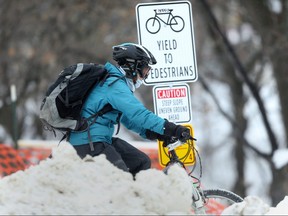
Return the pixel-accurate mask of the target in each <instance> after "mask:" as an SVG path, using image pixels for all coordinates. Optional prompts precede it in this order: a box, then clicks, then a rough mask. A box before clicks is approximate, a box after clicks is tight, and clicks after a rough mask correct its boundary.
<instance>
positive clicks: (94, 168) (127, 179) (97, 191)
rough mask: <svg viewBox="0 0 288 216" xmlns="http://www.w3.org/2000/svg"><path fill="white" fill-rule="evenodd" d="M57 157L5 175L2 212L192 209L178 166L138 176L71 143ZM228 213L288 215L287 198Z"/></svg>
mask: <svg viewBox="0 0 288 216" xmlns="http://www.w3.org/2000/svg"><path fill="white" fill-rule="evenodd" d="M52 152H53V158H51V159H50V158H48V159H46V160H44V161H41V162H40V163H39V164H38V165H35V166H32V167H30V168H28V169H27V170H25V171H18V172H16V173H14V174H12V175H10V176H6V177H4V178H3V179H1V180H0V191H1V193H0V214H1V215H24V214H25V215H32V214H34V215H83V214H85V215H88V214H93V215H95V214H101V215H111V214H117V215H119V214H125V215H126V214H130V215H144V214H154V215H175V214H181V215H183V214H186V215H188V214H192V212H191V207H190V206H191V202H192V200H191V195H190V194H191V188H190V186H191V179H190V178H188V176H187V175H186V172H185V171H184V170H183V169H181V168H179V167H178V166H173V167H172V168H171V169H170V171H169V172H168V175H165V174H164V173H163V172H162V171H159V170H156V169H150V170H145V171H141V172H140V173H139V174H137V175H136V177H135V179H133V177H132V175H131V174H130V173H127V172H123V171H122V170H119V169H118V168H116V167H114V166H113V165H112V164H111V163H110V162H108V161H107V160H106V158H105V156H103V155H100V156H98V157H94V158H92V157H86V158H85V159H84V160H81V159H80V158H79V157H78V156H77V154H76V152H75V150H74V149H73V148H72V147H71V146H70V145H69V144H61V145H59V147H55V148H53V151H52ZM223 214H228V215H231V214H233V215H251V214H258V215H264V214H270V215H273V214H277V215H280V214H283V215H284V214H286V215H287V214H288V197H285V199H284V200H283V201H282V202H280V203H279V204H278V206H277V207H275V208H271V207H269V206H268V205H267V204H266V203H264V202H263V201H262V200H261V199H260V198H258V197H252V196H251V197H246V198H245V200H244V201H243V202H242V203H239V204H234V205H233V206H231V207H229V208H227V209H226V210H225V211H224V212H223Z"/></svg>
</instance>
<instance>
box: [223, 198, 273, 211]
mask: <svg viewBox="0 0 288 216" xmlns="http://www.w3.org/2000/svg"><path fill="white" fill-rule="evenodd" d="M268 211H269V205H267V204H266V203H264V202H263V201H262V200H261V199H260V198H258V197H255V196H248V197H246V198H245V199H244V201H243V202H241V203H236V204H234V205H232V206H229V207H228V208H226V209H224V211H223V212H222V215H253V214H254V215H255V214H256V215H265V214H266V213H267V212H268Z"/></svg>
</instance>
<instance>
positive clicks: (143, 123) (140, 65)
mask: <svg viewBox="0 0 288 216" xmlns="http://www.w3.org/2000/svg"><path fill="white" fill-rule="evenodd" d="M113 59H114V60H115V61H116V64H115V65H114V64H112V63H110V62H107V63H106V64H105V66H104V67H105V68H106V70H107V71H108V72H109V75H110V76H109V77H108V78H107V79H106V81H105V82H104V83H103V85H96V86H95V87H94V88H93V89H92V91H91V93H90V95H89V96H88V98H87V100H86V102H85V104H84V106H83V111H82V116H83V117H89V116H90V115H92V114H93V113H95V112H97V111H99V110H100V109H101V108H102V107H103V106H104V105H106V104H108V103H109V104H111V105H112V107H113V111H110V112H108V113H105V114H104V115H103V116H99V117H98V118H97V119H96V122H95V123H93V124H92V125H90V136H88V131H80V132H79V131H77V132H71V134H70V137H69V142H70V143H71V144H72V145H73V147H74V148H75V149H76V151H77V154H78V155H79V156H80V157H81V158H84V157H85V156H86V155H91V156H97V155H99V154H105V155H106V158H107V160H109V161H110V162H111V163H112V164H114V165H115V166H116V167H118V168H120V169H122V170H124V171H129V172H131V173H132V174H133V175H135V174H136V173H137V172H139V171H140V170H145V169H149V168H150V166H151V161H150V159H149V157H148V156H147V155H146V154H144V153H143V152H141V151H140V150H138V149H137V148H135V147H133V146H132V145H130V144H129V143H127V142H126V141H124V140H122V139H120V138H116V137H112V136H113V134H114V125H116V124H117V123H118V121H117V119H120V122H121V123H122V124H123V125H124V126H125V127H126V128H127V129H129V130H132V131H134V132H136V133H138V134H139V135H140V136H142V137H143V138H147V139H156V138H163V137H164V136H169V137H171V136H175V137H177V138H179V139H182V140H183V139H184V140H186V139H188V138H189V137H187V135H185V132H186V133H187V132H188V133H189V129H187V128H186V127H183V126H181V125H175V124H174V123H171V122H169V121H167V120H165V119H162V118H160V117H158V116H157V115H155V114H154V113H152V112H151V111H149V110H147V109H146V108H145V107H144V105H143V104H142V103H141V102H140V101H139V100H137V99H136V97H135V96H134V95H133V92H134V91H135V90H136V89H137V88H139V87H140V86H141V84H142V81H143V80H144V79H145V78H146V77H147V76H148V74H149V70H150V69H151V67H150V65H154V64H156V59H155V58H154V56H153V55H152V54H151V52H149V51H148V49H146V48H145V47H144V46H141V45H139V44H134V43H124V44H121V45H117V46H114V47H113ZM90 139H91V141H92V142H93V147H94V149H92V148H90V146H89V142H90Z"/></svg>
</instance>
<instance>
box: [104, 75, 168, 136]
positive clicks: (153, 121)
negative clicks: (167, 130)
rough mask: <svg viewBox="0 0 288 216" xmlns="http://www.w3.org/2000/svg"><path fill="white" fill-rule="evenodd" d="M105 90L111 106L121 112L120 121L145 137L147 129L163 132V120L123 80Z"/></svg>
mask: <svg viewBox="0 0 288 216" xmlns="http://www.w3.org/2000/svg"><path fill="white" fill-rule="evenodd" d="M110 88H111V89H109V92H107V98H108V102H109V103H110V104H111V105H112V107H113V108H114V109H116V110H118V111H120V112H122V115H123V116H122V119H121V123H123V124H124V126H125V127H127V128H128V129H130V130H133V131H134V132H136V133H139V134H140V135H141V136H142V137H144V138H145V131H146V129H149V130H151V131H154V132H156V133H159V134H163V133H164V122H165V120H164V119H162V118H160V117H159V116H157V115H155V114H154V113H153V112H151V111H150V110H148V109H147V108H146V107H145V106H144V105H143V104H142V103H141V102H140V101H139V100H138V99H137V98H136V97H135V96H134V95H133V93H132V92H131V91H130V89H129V87H128V86H127V84H126V83H125V81H124V80H119V81H117V82H115V83H114V84H113V85H111V86H110Z"/></svg>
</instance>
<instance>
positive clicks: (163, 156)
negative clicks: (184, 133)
mask: <svg viewBox="0 0 288 216" xmlns="http://www.w3.org/2000/svg"><path fill="white" fill-rule="evenodd" d="M183 126H185V127H188V128H189V130H190V135H191V136H192V137H194V132H193V127H192V125H191V124H183ZM190 142H192V146H190V145H189V144H188V143H185V144H183V145H182V146H179V147H177V148H176V149H175V151H176V154H177V156H178V158H179V160H180V161H181V162H183V163H184V164H185V165H193V164H194V163H195V151H194V146H195V143H194V140H191V141H190ZM158 149H159V151H158V156H159V164H160V166H162V167H165V166H166V164H167V163H168V162H169V161H170V159H169V152H168V149H167V148H166V147H163V141H159V140H158Z"/></svg>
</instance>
